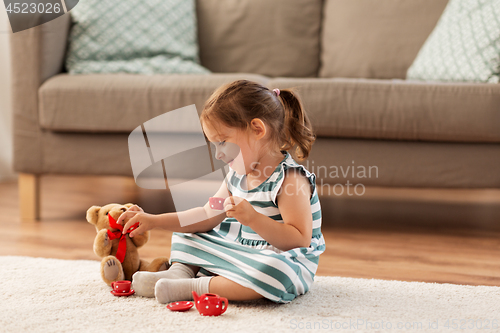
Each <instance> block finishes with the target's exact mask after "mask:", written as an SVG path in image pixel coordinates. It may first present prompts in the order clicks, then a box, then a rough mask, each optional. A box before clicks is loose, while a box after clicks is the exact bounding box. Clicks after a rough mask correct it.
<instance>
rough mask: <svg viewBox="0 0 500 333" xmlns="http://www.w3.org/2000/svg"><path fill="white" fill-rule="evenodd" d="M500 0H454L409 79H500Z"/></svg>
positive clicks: (421, 53) (470, 80)
mask: <svg viewBox="0 0 500 333" xmlns="http://www.w3.org/2000/svg"><path fill="white" fill-rule="evenodd" d="M499 73H500V0H450V1H449V3H448V5H447V6H446V9H445V10H444V12H443V14H442V16H441V18H440V19H439V21H438V23H437V25H436V27H435V28H434V31H433V32H432V33H431V35H430V36H429V37H428V39H427V41H426V42H425V44H424V46H423V47H422V49H421V50H420V52H419V53H418V55H417V57H416V59H415V60H414V62H413V64H412V65H411V67H410V68H409V69H408V72H407V76H406V78H407V79H410V80H429V81H469V82H489V83H498V82H499V75H500V74H499Z"/></svg>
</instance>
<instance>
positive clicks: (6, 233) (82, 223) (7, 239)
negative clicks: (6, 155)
mask: <svg viewBox="0 0 500 333" xmlns="http://www.w3.org/2000/svg"><path fill="white" fill-rule="evenodd" d="M41 194H42V201H41V206H42V214H41V215H42V220H41V221H40V222H36V223H29V222H28V223H26V222H24V223H22V222H21V221H20V219H19V212H18V209H19V206H18V192H17V183H16V182H7V183H0V228H1V232H0V255H16V256H18V255H22V256H35V257H50V258H61V259H90V260H99V258H97V256H96V255H95V254H94V253H93V251H92V244H93V239H94V237H95V229H94V227H93V226H91V225H90V224H88V223H87V222H86V220H85V212H86V210H87V208H89V207H90V206H92V205H104V204H106V203H110V202H119V203H126V202H135V203H138V204H140V205H141V206H142V207H143V208H144V209H145V210H146V211H148V212H153V213H159V212H161V210H162V202H163V201H162V198H161V197H162V195H163V196H164V194H163V193H162V192H161V191H151V190H143V189H140V188H138V187H137V186H136V185H135V183H134V181H133V179H130V178H124V177H88V176H86V177H75V176H44V177H42V181H41ZM321 202H322V206H323V210H324V216H325V218H324V220H323V225H324V227H323V233H324V236H325V239H326V244H327V249H326V252H325V253H324V254H323V255H322V256H321V258H320V264H319V269H318V275H331V276H345V277H357V278H376V279H386V280H403V281H425V282H438V283H455V284H468V285H494V286H500V191H498V190H490V191H478V190H461V191H456V190H455V191H451V190H440V191H437V190H409V189H402V190H387V189H380V188H367V190H366V194H365V195H364V196H363V197H358V198H355V197H347V196H343V197H333V198H330V197H328V198H322V199H321ZM170 237H171V233H170V232H167V231H160V230H154V231H152V238H151V240H150V242H149V243H148V244H146V246H145V247H144V248H143V249H141V250H140V251H141V256H142V257H143V258H147V259H152V258H154V257H155V256H162V255H165V256H168V255H169V252H170Z"/></svg>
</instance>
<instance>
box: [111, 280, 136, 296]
mask: <svg viewBox="0 0 500 333" xmlns="http://www.w3.org/2000/svg"><path fill="white" fill-rule="evenodd" d="M131 283H132V282H130V281H123V280H122V281H114V282H111V288H113V291H114V292H115V293H122V294H123V293H128V292H130V285H131Z"/></svg>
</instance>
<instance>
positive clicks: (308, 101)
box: [11, 0, 500, 219]
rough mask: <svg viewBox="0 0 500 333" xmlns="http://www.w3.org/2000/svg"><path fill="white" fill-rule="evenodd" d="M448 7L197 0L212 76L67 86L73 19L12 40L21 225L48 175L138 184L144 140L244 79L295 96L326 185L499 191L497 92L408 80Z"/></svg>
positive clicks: (31, 214) (109, 78)
mask: <svg viewBox="0 0 500 333" xmlns="http://www.w3.org/2000/svg"><path fill="white" fill-rule="evenodd" d="M446 3H447V0H378V1H372V0H325V1H323V0H307V1H304V0H272V1H269V0H241V1H232V0H198V1H197V18H198V36H199V46H200V59H201V64H202V65H204V66H205V67H207V68H208V69H210V70H211V71H212V72H213V74H209V75H179V74H176V75H152V76H145V75H133V74H109V75H74V76H73V75H68V74H67V73H65V68H64V57H65V52H66V49H67V37H68V31H69V29H70V25H71V21H70V16H69V15H64V16H62V17H60V18H58V19H56V20H54V21H52V22H49V23H47V24H44V25H42V26H39V27H36V28H33V29H29V30H27V31H23V32H19V33H16V34H13V35H12V39H11V44H12V60H13V108H14V168H15V170H16V171H18V172H19V173H20V183H19V186H20V194H21V197H22V198H23V200H22V203H21V204H22V207H21V210H22V217H23V218H24V219H36V218H38V217H39V190H38V188H39V177H40V176H41V175H44V174H82V175H126V176H132V169H131V164H130V160H129V154H128V146H127V137H128V134H129V133H130V132H131V131H132V130H133V129H134V128H136V127H137V126H139V125H140V124H142V123H143V122H144V121H147V120H149V119H151V118H153V117H155V116H156V115H159V114H162V113H164V112H167V111H170V110H174V109H177V108H180V107H183V106H186V105H190V104H196V106H197V108H198V111H200V110H201V108H202V105H203V103H204V101H205V100H206V99H207V98H208V96H209V95H210V94H211V93H212V91H213V90H214V89H215V88H216V87H218V86H220V85H221V84H223V83H225V82H228V81H233V80H236V79H241V78H245V79H250V80H254V81H257V82H261V83H262V84H264V85H266V86H268V87H269V88H288V87H295V88H297V89H298V91H299V93H300V95H301V96H302V98H303V102H304V105H305V107H306V109H307V111H308V113H309V115H310V118H311V120H312V123H313V126H314V128H315V131H316V134H317V136H318V140H317V142H316V143H315V145H314V146H313V150H312V153H311V156H310V158H309V159H308V161H306V162H304V163H307V165H308V167H309V169H312V170H311V171H313V172H315V173H316V174H317V176H318V182H319V183H320V184H321V183H328V184H337V183H339V184H345V183H346V182H347V181H350V183H351V184H356V183H362V184H364V185H367V186H370V185H374V186H389V187H432V188H500V85H494V84H473V83H470V84H469V83H424V82H409V81H406V80H405V74H406V70H407V68H408V67H409V66H410V65H411V63H412V61H413V59H414V58H415V56H416V55H417V53H418V51H419V49H420V47H421V46H422V44H423V43H424V41H425V40H426V38H427V36H428V35H429V34H430V32H431V31H432V29H433V28H434V26H435V24H436V22H437V20H438V18H439V16H440V14H441V13H442V11H443V9H444V7H445V6H446ZM321 166H322V167H323V169H321V168H320V167H321ZM348 167H356V169H355V170H356V173H354V174H353V173H352V172H350V171H349V172H345V171H346V170H351V171H352V169H347V168H348ZM360 167H364V168H366V170H368V168H369V167H374V169H373V170H376V173H375V172H374V173H373V174H371V175H368V174H365V176H364V177H363V175H362V174H361V175H360V174H357V171H359V170H361V169H360ZM335 170H336V172H333V173H332V171H335ZM339 170H340V171H339ZM342 170H343V172H341V171H342ZM69 190H70V189H69V188H68V191H69Z"/></svg>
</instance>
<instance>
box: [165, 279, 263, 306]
mask: <svg viewBox="0 0 500 333" xmlns="http://www.w3.org/2000/svg"><path fill="white" fill-rule="evenodd" d="M193 290H194V291H196V293H197V294H198V295H202V294H205V293H208V292H210V293H214V294H217V295H219V296H222V297H225V298H227V299H228V300H230V301H248V300H253V299H259V298H262V295H260V294H258V293H256V292H255V291H253V290H252V289H250V288H246V287H243V286H241V285H239V284H238V283H236V282H233V281H231V280H229V279H226V278H225V277H222V276H204V277H200V278H196V279H193V278H191V279H160V280H158V282H156V285H155V297H156V300H157V301H158V302H160V303H169V302H175V301H188V300H192V299H193V296H192V291H193Z"/></svg>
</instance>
